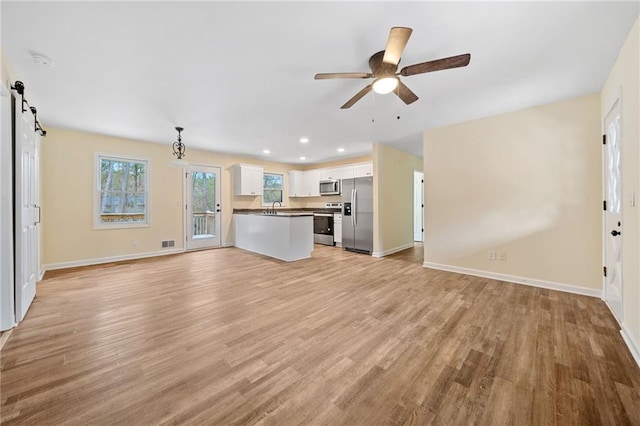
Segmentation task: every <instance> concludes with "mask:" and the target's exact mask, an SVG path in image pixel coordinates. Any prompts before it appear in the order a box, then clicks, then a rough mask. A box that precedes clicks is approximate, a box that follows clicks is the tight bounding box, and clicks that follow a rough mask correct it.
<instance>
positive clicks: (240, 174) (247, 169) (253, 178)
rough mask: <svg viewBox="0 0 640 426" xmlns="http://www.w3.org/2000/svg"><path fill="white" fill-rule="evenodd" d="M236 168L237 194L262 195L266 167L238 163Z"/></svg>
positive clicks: (235, 185) (235, 186)
mask: <svg viewBox="0 0 640 426" xmlns="http://www.w3.org/2000/svg"><path fill="white" fill-rule="evenodd" d="M234 169H235V171H234V193H235V195H251V196H258V195H262V189H263V187H264V180H263V174H264V169H263V168H262V167H261V166H254V165H252V164H236V165H235V166H234Z"/></svg>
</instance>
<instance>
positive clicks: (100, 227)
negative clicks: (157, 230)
mask: <svg viewBox="0 0 640 426" xmlns="http://www.w3.org/2000/svg"><path fill="white" fill-rule="evenodd" d="M150 227H151V225H150V224H149V223H114V224H113V225H102V224H100V225H95V224H94V225H93V230H94V231H102V230H105V229H131V228H150Z"/></svg>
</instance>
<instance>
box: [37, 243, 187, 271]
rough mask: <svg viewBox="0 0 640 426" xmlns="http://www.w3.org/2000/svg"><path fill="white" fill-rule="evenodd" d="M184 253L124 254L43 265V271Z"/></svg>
mask: <svg viewBox="0 0 640 426" xmlns="http://www.w3.org/2000/svg"><path fill="white" fill-rule="evenodd" d="M178 253H184V249H183V248H177V249H172V250H162V251H153V252H147V253H135V254H125V255H122V256H109V257H98V258H94V259H82V260H73V261H71V262H60V263H51V264H49V265H44V270H45V271H53V270H55V269H65V268H75V267H78V266H89V265H100V264H102V263H111V262H120V261H123V260H135V259H144V258H146V257H156V256H167V255H169V254H178Z"/></svg>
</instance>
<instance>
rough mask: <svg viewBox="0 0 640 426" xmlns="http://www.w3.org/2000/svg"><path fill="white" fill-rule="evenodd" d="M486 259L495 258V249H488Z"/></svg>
mask: <svg viewBox="0 0 640 426" xmlns="http://www.w3.org/2000/svg"><path fill="white" fill-rule="evenodd" d="M487 259H489V260H496V251H495V250H489V253H488V255H487Z"/></svg>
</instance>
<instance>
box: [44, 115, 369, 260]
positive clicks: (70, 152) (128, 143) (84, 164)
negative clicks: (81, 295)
mask: <svg viewBox="0 0 640 426" xmlns="http://www.w3.org/2000/svg"><path fill="white" fill-rule="evenodd" d="M47 131H48V134H47V137H46V139H45V140H44V143H43V144H42V155H41V158H42V160H41V164H42V182H43V190H42V197H43V200H42V205H43V226H44V230H45V231H44V235H43V263H44V264H45V265H54V266H55V267H59V266H64V265H65V264H74V263H78V262H80V263H81V262H84V261H90V260H92V259H104V258H110V257H118V256H136V255H144V254H149V253H157V252H162V251H163V249H162V248H161V246H160V242H161V241H162V240H175V241H176V248H177V249H180V248H183V247H184V244H183V218H182V212H183V209H182V203H183V199H182V197H183V195H182V175H181V170H180V169H174V168H170V167H167V166H166V165H167V164H168V163H169V162H170V161H171V160H172V159H173V157H172V155H171V148H170V147H169V146H168V145H162V144H154V143H146V142H140V141H133V140H127V139H120V138H115V137H110V136H104V135H97V134H91V133H84V132H79V131H73V130H65V129H56V128H48V129H47ZM97 152H99V153H106V154H112V155H116V156H132V157H140V158H146V159H148V160H149V161H150V170H151V173H150V179H151V181H150V191H151V192H150V215H151V226H149V227H145V228H127V229H98V230H96V229H93V206H94V204H93V197H94V188H95V187H94V173H95V170H94V168H95V155H96V153H97ZM186 159H187V160H188V161H189V162H191V163H194V164H201V165H211V166H218V167H221V169H222V177H221V179H222V186H221V189H222V220H223V222H222V243H223V245H232V244H233V230H232V212H233V209H234V208H256V209H261V208H263V206H262V204H261V197H245V196H235V195H234V194H233V165H234V164H237V163H248V164H258V165H262V166H264V170H265V172H272V173H282V174H283V175H284V177H285V202H284V203H283V204H284V206H283V207H285V208H302V207H323V206H324V203H325V202H329V201H340V197H339V196H336V197H322V198H318V197H316V198H289V197H287V196H286V194H287V193H288V188H289V176H288V171H289V170H293V169H296V166H293V165H288V164H282V163H275V162H267V161H261V160H258V159H255V158H246V157H239V156H233V155H226V154H220V153H215V152H210V151H202V150H195V149H189V147H188V143H187V157H186ZM366 159H370V157H365V159H363V158H361V157H359V158H355V159H345V160H341V161H340V162H334V163H327V164H322V165H317V166H314V168H315V167H325V166H327V167H330V166H333V165H338V164H348V163H351V162H359V161H366ZM165 250H166V249H165Z"/></svg>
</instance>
